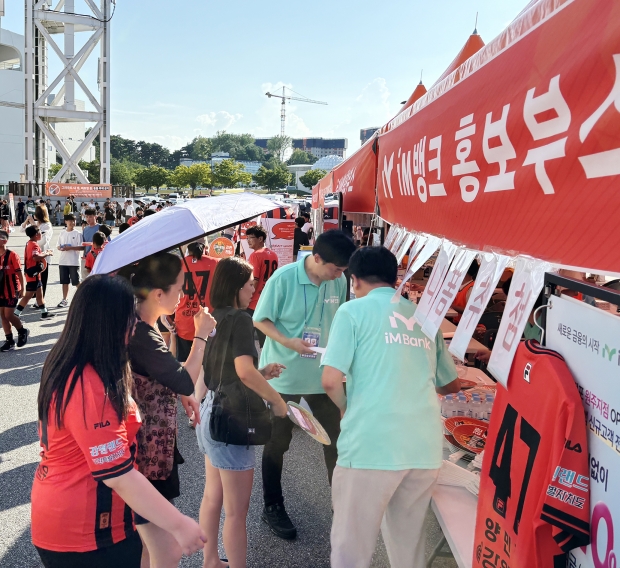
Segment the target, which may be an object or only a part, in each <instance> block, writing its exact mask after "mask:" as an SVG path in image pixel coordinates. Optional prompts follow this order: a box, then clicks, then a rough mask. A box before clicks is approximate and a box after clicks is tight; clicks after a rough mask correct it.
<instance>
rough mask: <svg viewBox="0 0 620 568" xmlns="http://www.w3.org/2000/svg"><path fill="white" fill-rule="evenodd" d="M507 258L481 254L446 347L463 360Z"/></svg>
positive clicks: (506, 263)
mask: <svg viewBox="0 0 620 568" xmlns="http://www.w3.org/2000/svg"><path fill="white" fill-rule="evenodd" d="M509 260H510V259H509V258H508V257H507V256H504V255H500V254H495V253H493V252H486V253H483V254H482V263H481V264H480V270H478V276H477V277H476V281H475V282H474V287H473V288H472V289H471V294H470V295H469V300H467V306H465V311H464V312H463V317H461V321H460V322H459V325H458V327H457V328H456V331H455V332H454V337H453V338H452V341H451V342H450V346H449V347H448V351H450V353H452V355H454V356H456V357H458V358H459V359H461V360H462V361H464V360H465V353H466V352H467V347H468V346H469V342H470V341H471V338H472V336H473V335H474V331H476V326H477V325H478V322H479V321H480V318H481V317H482V314H483V312H484V310H485V308H486V307H487V305H488V303H489V300H490V299H491V296H492V295H493V292H494V291H495V287H496V286H497V283H498V282H499V279H500V278H501V276H502V273H503V272H504V269H505V268H506V266H507V265H508V261H509Z"/></svg>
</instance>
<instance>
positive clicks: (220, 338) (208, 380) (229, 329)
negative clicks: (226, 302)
mask: <svg viewBox="0 0 620 568" xmlns="http://www.w3.org/2000/svg"><path fill="white" fill-rule="evenodd" d="M229 312H230V313H229ZM227 314H229V315H228V316H227ZM213 317H214V318H215V321H217V333H216V335H215V337H210V338H209V344H210V345H209V349H208V351H207V353H206V355H205V359H204V371H205V384H206V385H207V388H208V389H209V390H216V389H217V387H218V385H219V383H220V369H221V368H222V357H223V356H224V351H225V352H226V358H225V360H224V368H223V370H222V384H226V383H229V382H231V380H240V379H239V377H238V375H237V371H236V370H235V359H236V358H237V357H241V356H243V355H249V356H250V357H252V359H253V360H254V366H256V365H257V363H258V353H257V351H256V343H254V323H253V322H252V317H251V316H250V314H248V313H247V312H245V311H242V310H235V309H233V308H220V309H217V310H215V311H214V312H213ZM229 334H230V339H229V340H228V341H227V342H226V340H227V338H228V337H229Z"/></svg>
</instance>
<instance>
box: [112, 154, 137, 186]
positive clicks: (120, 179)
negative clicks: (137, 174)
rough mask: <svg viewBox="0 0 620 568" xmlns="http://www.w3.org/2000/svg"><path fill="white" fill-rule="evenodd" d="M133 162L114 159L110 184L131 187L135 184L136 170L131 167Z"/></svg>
mask: <svg viewBox="0 0 620 568" xmlns="http://www.w3.org/2000/svg"><path fill="white" fill-rule="evenodd" d="M130 163H131V162H127V161H126V160H123V161H121V160H116V159H115V158H112V160H111V163H110V183H111V184H112V185H131V184H132V183H133V175H134V169H132V168H131V167H130V165H129V164H130Z"/></svg>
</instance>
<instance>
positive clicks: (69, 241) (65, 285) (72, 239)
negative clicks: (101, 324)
mask: <svg viewBox="0 0 620 568" xmlns="http://www.w3.org/2000/svg"><path fill="white" fill-rule="evenodd" d="M65 224H66V225H67V228H66V229H65V230H64V231H62V232H61V233H60V235H58V250H59V251H60V260H59V261H58V270H59V272H60V283H61V284H62V300H61V301H60V303H59V304H58V307H59V308H66V307H67V306H68V305H69V302H68V301H67V296H69V284H73V286H75V287H76V288H77V287H78V286H79V284H80V251H82V250H84V236H83V235H82V233H80V232H79V231H76V230H75V216H74V215H73V213H71V214H69V215H65Z"/></svg>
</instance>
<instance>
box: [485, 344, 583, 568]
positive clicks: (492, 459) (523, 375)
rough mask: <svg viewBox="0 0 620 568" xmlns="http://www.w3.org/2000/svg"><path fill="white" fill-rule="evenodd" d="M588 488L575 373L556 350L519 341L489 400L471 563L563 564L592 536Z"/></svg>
mask: <svg viewBox="0 0 620 568" xmlns="http://www.w3.org/2000/svg"><path fill="white" fill-rule="evenodd" d="M589 486H590V480H589V467H588V445H587V439H586V420H585V415H584V410H583V406H582V402H581V398H580V397H579V391H578V390H577V386H576V385H575V382H574V380H573V377H572V375H571V373H570V371H569V369H568V367H567V366H566V363H565V362H564V359H563V357H562V356H561V355H560V354H559V353H557V352H555V351H551V350H550V349H545V348H543V347H541V346H540V345H539V344H538V343H537V342H536V341H525V342H522V343H521V344H520V345H519V347H518V349H517V352H516V354H515V358H514V361H513V363H512V368H511V370H510V375H509V377H508V390H506V389H504V388H503V387H502V386H501V385H498V388H497V397H496V399H495V404H494V406H493V414H492V418H491V424H490V425H489V431H488V437H487V441H486V447H485V452H484V461H483V466H482V474H481V479H480V493H479V497H478V514H477V517H476V533H475V538H474V559H473V566H474V567H478V566H480V567H482V568H558V567H560V566H562V568H564V567H565V566H566V559H567V557H566V553H567V552H568V551H569V550H572V549H573V548H577V547H579V546H585V545H587V544H589V542H590V525H589V519H590V499H589Z"/></svg>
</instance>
